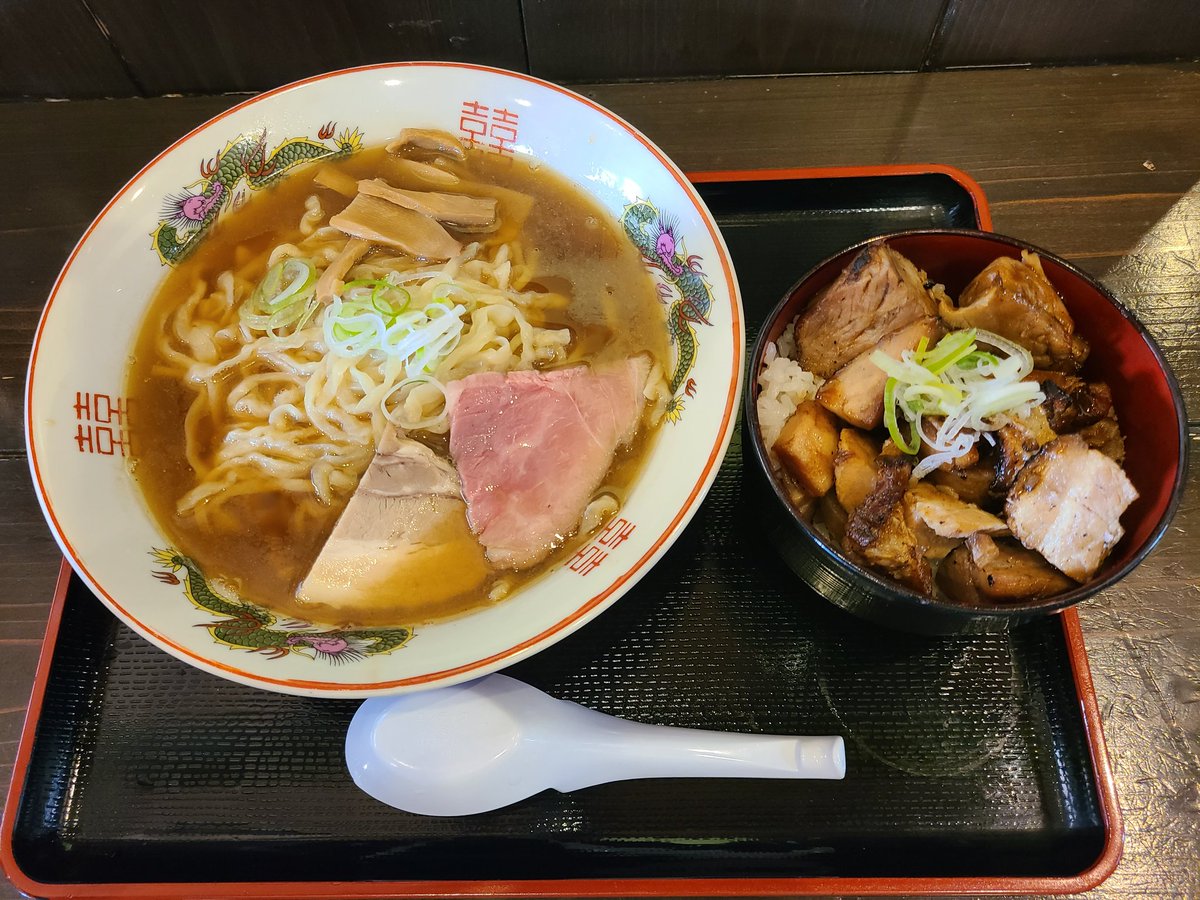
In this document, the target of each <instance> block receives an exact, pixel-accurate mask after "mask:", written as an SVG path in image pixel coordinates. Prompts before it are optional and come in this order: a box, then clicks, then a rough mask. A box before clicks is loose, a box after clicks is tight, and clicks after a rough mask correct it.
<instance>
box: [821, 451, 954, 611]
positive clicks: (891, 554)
mask: <svg viewBox="0 0 1200 900" xmlns="http://www.w3.org/2000/svg"><path fill="white" fill-rule="evenodd" d="M911 474H912V463H911V462H910V461H909V460H908V459H907V458H902V457H898V456H888V455H886V454H882V455H880V457H879V459H878V460H877V461H876V472H875V480H874V482H873V484H872V486H871V493H869V494H868V495H867V496H866V498H865V499H864V500H863V502H862V503H861V504H860V505H859V507H858V508H857V509H856V510H855V511H854V513H853V514H852V515H851V516H850V518H849V520H848V521H847V522H846V537H845V539H844V541H843V547H844V548H845V550H846V552H847V553H849V554H850V555H851V556H854V557H857V558H860V559H862V560H864V561H865V562H866V563H867V564H868V565H871V566H874V567H877V568H880V569H883V570H884V571H885V572H887V573H888V574H889V575H891V576H892V577H893V578H895V579H896V580H897V581H899V582H900V583H901V584H904V585H906V586H907V587H910V588H912V589H913V590H914V591H919V592H921V593H923V594H928V593H930V592H931V591H932V590H933V573H932V570H931V569H930V567H929V562H928V561H927V560H926V559H925V552H924V548H923V547H921V545H920V543H919V542H918V540H917V535H916V533H915V532H914V531H913V529H912V527H911V526H910V525H909V522H908V518H907V516H906V515H905V509H904V495H905V493H907V491H908V479H909V476H910V475H911Z"/></svg>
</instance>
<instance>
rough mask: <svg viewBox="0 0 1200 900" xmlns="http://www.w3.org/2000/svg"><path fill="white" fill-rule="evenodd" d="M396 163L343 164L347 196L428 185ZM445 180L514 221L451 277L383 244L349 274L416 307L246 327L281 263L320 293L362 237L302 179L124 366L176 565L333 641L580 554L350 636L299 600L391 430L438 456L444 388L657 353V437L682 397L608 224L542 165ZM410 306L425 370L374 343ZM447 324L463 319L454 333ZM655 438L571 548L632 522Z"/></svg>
mask: <svg viewBox="0 0 1200 900" xmlns="http://www.w3.org/2000/svg"><path fill="white" fill-rule="evenodd" d="M392 162H393V161H392V160H391V158H390V157H388V156H386V155H385V154H384V153H383V152H382V150H380V149H376V150H368V151H363V152H361V153H359V154H357V155H356V156H355V157H352V158H350V159H348V160H346V161H344V162H341V163H338V164H335V165H336V169H335V170H334V173H333V174H334V176H339V175H340V176H345V177H346V180H350V181H353V179H356V178H362V177H370V176H373V175H382V176H383V177H385V178H387V179H388V181H389V182H391V183H392V184H394V185H397V186H399V187H412V188H413V189H415V190H428V189H429V185H428V184H420V183H415V182H412V181H411V180H409V181H406V173H405V172H404V171H402V170H400V169H398V168H397V167H395V166H393V165H390V164H391V163H392ZM439 164H442V165H443V166H444V167H445V168H446V169H447V170H449V171H450V172H452V173H453V174H454V175H455V176H456V177H457V178H458V179H459V180H460V181H461V182H462V187H461V190H462V191H463V192H469V193H472V194H475V195H490V196H494V197H497V198H498V200H499V208H500V213H501V216H500V219H501V223H502V224H501V227H500V228H499V229H498V230H497V231H496V232H494V233H490V234H469V233H464V234H461V235H460V238H461V239H462V241H463V249H462V252H461V253H459V254H458V255H457V256H455V257H453V258H451V259H449V260H448V261H446V262H436V263H427V262H424V261H420V260H417V259H414V258H412V257H410V256H407V255H405V254H404V253H401V252H400V251H396V250H391V249H388V248H386V247H376V248H375V249H373V250H371V251H370V252H369V253H367V254H366V255H365V256H363V257H362V258H361V259H360V260H359V261H357V262H356V263H354V265H352V266H351V267H350V268H349V270H348V271H347V272H346V274H345V277H344V282H345V284H346V285H347V286H350V285H354V284H367V285H375V286H376V287H375V293H374V294H372V296H377V295H378V294H379V292H380V287H379V286H381V285H382V286H387V287H384V288H382V289H383V290H384V291H385V292H391V293H389V294H388V295H389V296H397V297H407V298H408V299H407V300H406V301H404V302H405V303H406V304H407V305H406V306H405V307H404V309H405V311H402V312H399V313H397V309H398V308H399V306H398V305H397V306H396V307H395V308H393V307H392V306H389V305H387V304H384V305H383V306H382V307H380V312H379V313H378V314H365V313H363V314H359V315H356V316H353V317H351V318H352V319H353V320H354V321H355V322H357V323H358V325H356V326H355V327H356V328H358V327H359V326H360V325H361V329H362V330H357V331H347V330H346V329H345V328H344V327H342V326H341V325H339V324H338V322H346V321H350V320H351V319H347V318H345V317H342V318H341V319H339V318H338V317H337V312H338V310H339V309H340V307H341V304H342V302H343V300H344V299H345V297H346V296H348V295H349V292H348V291H347V290H346V289H343V291H342V295H341V296H339V297H338V298H336V299H335V300H334V301H333V303H332V304H331V305H329V306H325V307H322V308H320V309H315V308H314V309H313V311H312V314H311V315H310V316H309V317H308V318H306V319H302V320H301V321H299V322H296V323H292V324H291V325H288V326H284V327H279V328H275V327H272V326H270V325H268V324H264V321H261V320H259V319H257V318H255V317H254V316H248V315H247V314H246V308H247V301H248V299H250V298H252V296H253V295H254V293H255V290H256V288H257V287H258V286H259V285H260V283H261V282H262V281H263V279H264V275H266V274H267V273H268V272H269V271H272V270H273V267H278V266H279V265H280V264H286V263H287V261H289V260H295V261H298V262H296V263H295V264H294V265H293V268H294V269H295V270H297V271H300V270H301V269H305V267H306V266H311V273H312V275H313V276H318V275H320V274H321V273H322V272H324V270H325V269H326V268H328V267H329V266H330V265H331V264H334V263H335V261H336V260H338V258H339V257H340V256H342V254H343V253H344V252H345V251H347V245H348V244H349V243H350V241H351V240H352V239H351V238H350V237H349V236H348V235H347V234H345V233H344V232H342V231H340V230H339V229H337V228H335V227H332V226H331V225H330V224H329V219H330V217H331V216H332V215H334V214H336V213H337V212H339V210H340V209H341V208H342V207H344V206H346V204H347V202H348V201H347V198H346V197H344V196H341V195H340V194H339V193H337V192H336V191H334V190H329V189H326V188H324V187H322V186H321V184H322V183H323V182H324V183H336V180H337V179H336V177H331V178H327V179H318V180H317V181H314V179H313V176H314V175H316V174H318V172H319V171H320V170H317V171H314V172H309V173H301V174H299V175H294V176H291V177H290V178H289V179H286V180H284V181H283V182H282V183H280V184H279V185H277V186H276V187H274V188H272V189H270V190H269V191H267V192H265V194H266V195H265V196H261V197H257V198H255V199H254V200H252V201H251V202H250V203H248V204H247V205H246V206H245V207H243V208H242V209H239V210H237V211H236V212H234V213H232V214H230V215H228V217H227V218H226V219H224V220H222V221H221V222H219V223H218V224H217V225H216V226H215V228H214V229H213V231H212V233H211V234H209V235H208V236H207V237H206V238H205V241H204V243H203V244H201V245H200V246H199V247H198V249H197V250H196V251H195V252H194V253H193V254H192V256H191V257H189V258H188V259H187V260H185V261H184V262H183V263H182V264H181V265H179V266H178V267H177V268H176V269H175V270H174V271H173V272H172V273H171V274H170V275H169V276H168V277H167V279H166V280H165V281H164V284H163V285H162V287H161V288H160V290H159V292H158V294H157V296H156V298H155V300H154V302H153V303H152V305H151V309H150V313H149V315H148V316H147V318H146V320H145V324H144V325H143V328H142V332H141V334H140V335H139V338H138V342H137V345H136V347H135V353H134V358H133V364H132V366H131V369H130V394H131V396H133V397H134V398H135V399H136V401H137V402H138V404H139V408H140V410H141V411H142V415H141V417H140V421H139V422H138V423H136V425H135V434H134V449H135V453H134V461H133V466H134V472H135V475H136V477H137V479H138V481H139V483H140V484H141V486H142V488H143V492H144V494H145V496H146V498H147V500H148V503H149V505H150V507H151V509H152V511H153V513H154V514H155V516H156V518H157V519H158V520H159V522H160V523H161V524H162V525H163V526H164V528H165V530H166V531H167V533H168V534H169V535H170V536H171V537H172V538H173V539H174V540H175V541H176V542H177V544H178V546H179V547H180V549H181V550H182V551H183V552H185V553H187V554H188V555H189V556H192V557H193V558H194V559H196V561H197V562H198V563H200V565H201V566H202V567H205V569H206V571H209V572H210V573H212V574H214V575H217V576H219V578H220V580H221V581H223V582H225V583H226V584H227V585H228V586H229V587H230V589H231V590H234V591H236V592H237V593H239V594H240V595H241V596H243V597H246V598H247V599H251V600H254V601H256V602H261V603H264V604H266V605H269V606H272V607H274V608H275V609H277V610H280V611H282V612H284V613H286V614H289V615H294V616H298V617H303V618H319V619H321V620H322V621H331V622H333V623H334V624H395V623H396V622H398V621H400V620H401V619H403V620H404V621H410V622H411V621H413V620H414V618H415V619H416V620H420V619H430V618H440V617H444V616H446V615H451V614H455V613H458V612H461V611H464V610H467V609H470V608H473V607H475V606H478V605H480V604H481V603H486V602H489V601H492V600H495V599H498V598H500V597H502V596H504V595H506V594H507V593H509V592H510V591H511V590H512V589H513V588H515V587H517V586H519V585H520V584H523V583H525V582H526V581H528V580H529V579H530V578H532V577H536V575H537V574H539V573H540V572H541V571H544V570H545V569H546V568H548V567H549V566H550V565H552V564H553V562H554V561H555V560H557V559H561V558H562V556H563V555H564V554H565V553H567V552H570V551H572V550H573V546H572V544H571V542H570V541H568V542H567V543H566V544H565V545H564V546H563V547H562V548H560V549H559V551H558V552H557V553H556V554H555V555H553V556H552V557H551V558H550V560H548V561H547V562H545V563H542V564H540V565H539V566H537V567H535V568H533V569H531V570H529V571H523V572H520V573H512V572H508V573H502V572H497V573H495V574H494V576H493V577H491V578H490V579H489V580H488V581H487V583H486V584H485V585H484V587H483V589H482V590H480V591H474V592H471V593H470V595H469V596H458V597H454V598H451V599H449V600H445V601H441V602H439V603H437V604H434V605H431V606H428V607H426V608H414V607H413V606H412V605H405V606H403V607H402V608H399V609H390V610H386V609H385V610H379V611H371V612H369V613H360V614H356V615H355V617H354V621H353V622H350V621H346V620H345V619H344V616H345V614H344V613H341V614H340V615H341V616H342V620H341V621H339V614H337V613H334V614H330V611H328V610H324V611H323V610H320V609H316V610H314V609H313V607H312V606H310V605H307V604H301V603H298V602H297V601H296V599H295V591H296V588H297V585H298V584H299V582H300V581H301V579H303V577H304V575H305V573H306V572H307V571H308V568H309V567H310V566H311V564H312V562H313V559H314V558H315V557H316V554H317V553H318V552H319V551H320V549H321V546H322V545H323V543H324V541H325V538H326V537H327V536H328V534H329V532H330V530H331V529H332V527H333V525H334V523H335V522H336V520H337V517H338V515H339V513H340V512H341V510H342V509H343V508H344V506H345V504H346V502H347V501H348V499H349V497H350V495H351V494H352V493H353V491H354V489H355V487H356V486H357V484H358V481H359V478H360V477H361V475H362V473H363V471H364V470H365V468H366V467H367V465H368V464H369V463H370V461H371V459H372V456H373V453H374V448H375V447H376V445H377V444H378V442H379V440H380V437H381V435H382V434H383V432H384V430H385V429H387V428H389V427H391V426H393V425H394V426H397V427H399V428H400V429H402V430H403V432H405V433H408V434H409V435H410V436H411V437H415V438H417V439H418V440H421V441H422V442H424V443H426V444H428V445H429V446H430V447H432V448H433V449H434V450H436V451H438V452H439V453H441V454H442V455H446V454H447V446H448V445H447V432H448V430H449V422H448V419H447V416H446V413H445V394H444V390H445V385H446V384H447V383H449V382H451V381H454V380H456V379H460V378H463V377H466V376H467V375H470V374H473V373H475V372H480V371H495V372H508V371H518V370H529V369H535V368H536V369H548V368H559V367H566V366H575V365H579V364H580V363H588V364H592V365H595V364H596V363H600V362H604V361H608V360H617V359H622V358H628V357H629V356H632V355H636V354H639V353H646V354H649V355H650V357H651V358H652V359H653V360H654V362H655V365H654V368H653V370H652V373H653V374H652V377H651V379H650V383H649V386H648V387H647V391H646V394H647V397H648V399H649V400H650V401H651V402H650V404H649V411H648V413H647V416H646V419H647V420H648V423H649V425H651V426H653V425H654V424H656V423H657V418H658V417H660V416H661V413H662V410H663V408H664V406H665V402H666V400H667V399H669V398H668V395H667V391H666V386H665V383H664V379H663V377H662V362H663V361H664V360H666V359H667V358H668V357H667V347H666V337H665V328H664V326H663V318H662V311H661V308H660V305H659V302H658V300H657V299H656V296H655V291H654V286H653V283H652V281H651V279H650V278H649V276H648V275H647V274H646V272H645V271H644V268H643V266H642V263H641V260H640V257H639V255H638V253H637V251H636V250H635V249H634V248H633V247H632V245H631V244H630V243H629V242H628V241H627V240H626V239H625V237H624V235H622V234H621V233H620V229H619V227H618V226H617V225H616V223H614V222H612V221H611V219H610V218H609V217H608V216H607V214H605V213H604V212H603V211H601V210H600V209H598V208H597V207H596V206H595V205H594V203H593V202H592V201H591V200H590V199H588V198H586V197H585V196H584V195H582V194H581V193H580V192H578V191H577V190H576V189H575V188H573V187H572V186H570V185H569V184H568V183H567V182H565V181H564V180H562V179H560V178H558V177H557V176H555V175H553V174H552V173H548V172H546V171H545V170H544V169H542V170H539V171H534V170H532V169H531V168H530V167H529V166H528V165H526V164H524V163H522V162H520V161H515V160H511V159H496V158H492V157H488V156H486V155H484V154H481V153H475V152H471V153H469V154H468V158H467V161H466V163H459V164H454V163H452V164H450V165H448V166H447V165H445V164H444V161H441V160H439ZM326 168H327V169H328V168H329V167H326ZM409 177H410V176H409ZM437 189H438V190H444V191H447V190H448V191H453V190H459V189H460V188H445V187H439V188H437ZM282 271H285V272H286V271H288V270H287V269H283V270H282ZM305 271H308V270H307V269H305ZM407 310H421V311H424V314H425V316H426V317H425V319H423V320H422V321H423V322H425V323H426V324H427V325H428V326H429V328H430V331H431V332H432V331H438V330H439V329H441V331H445V332H446V333H447V334H446V335H439V337H438V340H439V341H441V344H440V345H439V352H438V353H437V354H435V355H434V356H433V357H431V358H429V359H422V358H421V357H420V355H419V353H418V354H417V355H415V356H414V355H412V354H410V355H407V356H403V355H389V354H388V353H384V352H379V350H378V349H370V347H369V346H367V344H369V343H370V341H374V342H375V343H374V344H373V345H372V346H374V347H376V348H378V347H379V346H380V341H391V344H390V345H388V346H391V347H392V348H393V349H394V348H395V347H398V346H400V345H401V344H402V343H403V341H404V340H405V339H410V340H411V334H410V332H409V331H406V330H405V329H404V328H401V327H400V326H401V324H403V323H402V322H401V319H402V318H403V317H404V316H406V315H409V314H408V312H407ZM368 312H370V311H368ZM393 313H397V314H396V315H393ZM440 316H454V318H455V321H454V322H451V321H450V320H449V319H446V320H445V321H444V324H445V326H446V327H445V328H442V326H441V325H440V324H439V323H438V322H437V321H435V320H436V319H437V318H438V317H440ZM410 318H411V316H410ZM359 320H361V321H359ZM375 320H378V321H375ZM389 322H394V323H395V324H394V325H391V326H389ZM451 325H453V326H454V328H453V329H451V328H450V326H451ZM339 329H340V330H339ZM372 329H374V330H372ZM389 329H390V330H389ZM454 329H458V331H457V332H456V333H455V335H454V336H453V339H450V338H449V337H447V335H448V334H449V331H451V330H454ZM434 343H436V341H435V342H434ZM431 346H432V345H431ZM414 369H415V370H416V371H414ZM652 432H653V428H652V427H649V428H648V427H643V428H642V429H641V431H640V432H639V436H638V438H637V439H636V440H635V441H634V442H633V444H632V445H631V446H630V447H629V448H628V449H626V450H623V451H621V452H620V453H619V454H618V457H617V460H616V462H615V463H614V465H613V468H612V470H611V471H610V473H609V475H608V477H607V478H606V479H605V483H604V484H603V485H602V487H601V489H600V490H599V491H597V493H596V496H595V499H594V502H593V503H592V504H591V505H590V506H589V507H588V509H587V510H586V511H585V515H584V521H583V522H582V524H581V526H580V529H579V532H578V534H579V536H583V535H586V534H587V533H589V532H590V531H592V530H594V529H595V528H596V527H598V526H599V525H600V524H601V523H602V522H603V521H604V520H605V518H607V517H608V516H611V515H612V514H613V513H614V512H615V511H616V509H617V508H619V505H620V503H621V502H622V500H623V497H624V494H625V492H626V491H627V489H628V487H629V485H630V483H631V481H632V480H633V478H634V477H635V474H636V471H637V469H638V467H639V465H640V462H641V461H642V459H643V458H644V456H645V454H646V450H647V447H648V445H649V441H650V438H651V435H652Z"/></svg>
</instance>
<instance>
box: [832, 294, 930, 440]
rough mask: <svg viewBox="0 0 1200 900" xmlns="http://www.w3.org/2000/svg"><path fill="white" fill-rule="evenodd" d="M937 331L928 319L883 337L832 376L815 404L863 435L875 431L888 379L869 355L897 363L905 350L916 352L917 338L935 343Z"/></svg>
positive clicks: (879, 421) (880, 416) (881, 413)
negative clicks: (883, 355)
mask: <svg viewBox="0 0 1200 900" xmlns="http://www.w3.org/2000/svg"><path fill="white" fill-rule="evenodd" d="M941 330H942V329H941V323H940V322H938V320H937V319H934V318H932V317H931V318H924V319H917V321H915V322H912V323H910V324H908V325H905V326H904V327H903V328H900V329H898V330H896V331H893V332H892V333H891V334H888V335H885V336H884V337H882V338H880V339H879V340H878V341H876V342H875V343H874V344H872V345H871V346H870V347H868V348H867V349H866V350H864V351H863V352H862V353H860V354H859V355H858V356H856V357H854V359H852V360H851V361H850V362H848V363H846V364H845V365H844V366H842V367H841V368H840V369H838V370H837V371H836V372H834V373H833V375H832V376H831V377H830V378H829V380H828V381H826V382H825V383H824V384H823V385H821V389H820V390H819V391H817V402H818V403H820V404H821V405H822V406H824V407H825V408H826V409H828V410H829V411H830V412H832V413H835V414H836V415H838V416H840V417H841V418H843V419H845V420H846V421H847V422H849V423H850V424H851V425H857V426H858V427H859V428H865V429H866V430H867V431H870V430H872V429H875V428H878V427H879V426H880V425H881V424H883V386H884V384H885V383H886V382H887V378H888V376H887V373H886V372H884V371H883V369H881V368H879V366H877V365H875V363H873V362H871V355H872V354H873V353H874V352H875V351H876V350H880V351H882V352H883V353H886V354H887V355H888V356H890V357H891V358H892V359H899V358H900V354H901V353H903V352H904V351H905V350H913V349H916V346H917V344H919V343H920V341H921V338H925V339H926V340H927V341H928V342H929V343H930V344H934V343H936V342H937V339H938V338H939V337H940V335H941Z"/></svg>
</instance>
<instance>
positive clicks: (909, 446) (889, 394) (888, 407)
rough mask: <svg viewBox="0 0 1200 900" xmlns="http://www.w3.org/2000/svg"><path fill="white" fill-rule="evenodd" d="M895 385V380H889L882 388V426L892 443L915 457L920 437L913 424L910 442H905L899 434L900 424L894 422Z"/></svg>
mask: <svg viewBox="0 0 1200 900" xmlns="http://www.w3.org/2000/svg"><path fill="white" fill-rule="evenodd" d="M896 384H897V381H896V379H895V378H889V379H888V380H887V383H886V384H884V386H883V424H884V425H886V426H887V430H888V434H889V435H890V436H891V438H892V443H894V444H895V445H896V446H897V447H899V448H900V449H901V450H903V451H904V452H905V453H907V454H908V455H909V456H916V455H917V450H919V449H920V447H921V437H920V435H918V434H917V428H916V424H915V423H913V427H912V435H911V440H910V441H905V440H904V435H903V434H901V433H900V424H899V422H898V421H897V420H896Z"/></svg>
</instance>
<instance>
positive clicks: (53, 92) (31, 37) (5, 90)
mask: <svg viewBox="0 0 1200 900" xmlns="http://www.w3.org/2000/svg"><path fill="white" fill-rule="evenodd" d="M136 93H137V86H136V85H135V84H134V83H133V79H131V78H130V77H129V73H128V71H126V69H125V67H124V66H123V65H122V63H121V59H120V57H119V56H117V53H116V51H115V50H113V48H112V45H111V44H110V43H109V42H108V39H107V38H106V37H105V36H104V32H103V31H102V30H101V29H100V27H99V26H98V25H97V24H96V21H95V19H94V18H93V17H92V14H91V13H90V12H88V8H87V7H86V6H85V5H84V4H83V3H82V2H80V0H46V2H28V0H17V2H4V3H0V97H21V96H31V97H127V96H129V95H130V94H136Z"/></svg>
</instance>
